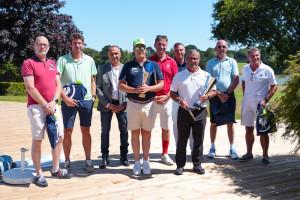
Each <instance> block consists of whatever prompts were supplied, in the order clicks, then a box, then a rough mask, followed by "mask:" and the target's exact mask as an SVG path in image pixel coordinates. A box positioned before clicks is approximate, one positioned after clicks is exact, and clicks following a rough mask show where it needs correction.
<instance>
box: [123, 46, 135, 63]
mask: <svg viewBox="0 0 300 200" xmlns="http://www.w3.org/2000/svg"><path fill="white" fill-rule="evenodd" d="M133 58H134V57H133V56H132V54H131V53H129V52H128V51H127V50H122V49H121V58H120V62H121V63H123V64H125V63H127V62H129V61H132V60H133Z"/></svg>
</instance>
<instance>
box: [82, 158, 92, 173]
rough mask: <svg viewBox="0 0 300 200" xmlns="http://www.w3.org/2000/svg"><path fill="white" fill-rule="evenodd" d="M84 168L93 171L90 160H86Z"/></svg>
mask: <svg viewBox="0 0 300 200" xmlns="http://www.w3.org/2000/svg"><path fill="white" fill-rule="evenodd" d="M84 169H85V171H86V172H87V173H92V172H94V166H93V163H92V160H86V162H85V167H84Z"/></svg>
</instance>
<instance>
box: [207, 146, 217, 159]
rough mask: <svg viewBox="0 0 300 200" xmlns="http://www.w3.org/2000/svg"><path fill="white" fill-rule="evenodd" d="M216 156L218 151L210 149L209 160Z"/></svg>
mask: <svg viewBox="0 0 300 200" xmlns="http://www.w3.org/2000/svg"><path fill="white" fill-rule="evenodd" d="M215 156H216V149H215V148H210V150H209V153H208V154H207V157H208V158H214V157H215Z"/></svg>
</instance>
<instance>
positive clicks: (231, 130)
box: [227, 124, 234, 143]
mask: <svg viewBox="0 0 300 200" xmlns="http://www.w3.org/2000/svg"><path fill="white" fill-rule="evenodd" d="M227 134H228V140H229V143H234V126H233V124H227Z"/></svg>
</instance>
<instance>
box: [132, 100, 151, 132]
mask: <svg viewBox="0 0 300 200" xmlns="http://www.w3.org/2000/svg"><path fill="white" fill-rule="evenodd" d="M153 105H154V104H153V101H151V102H149V103H145V104H140V103H136V102H132V101H130V100H128V101H127V108H126V110H127V122H128V130H131V131H132V130H137V129H140V128H142V129H144V130H146V131H151V130H152V129H153V127H154V123H155V118H153V115H154V106H153Z"/></svg>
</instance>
